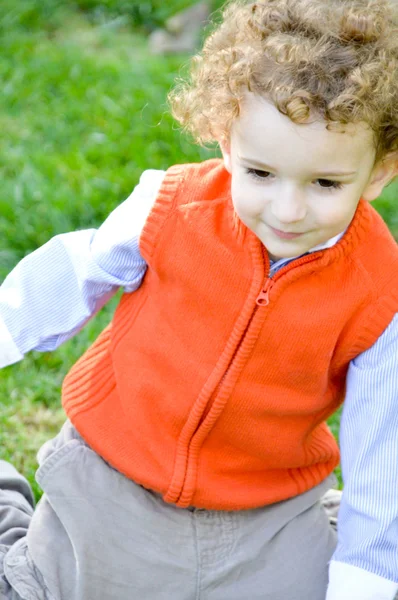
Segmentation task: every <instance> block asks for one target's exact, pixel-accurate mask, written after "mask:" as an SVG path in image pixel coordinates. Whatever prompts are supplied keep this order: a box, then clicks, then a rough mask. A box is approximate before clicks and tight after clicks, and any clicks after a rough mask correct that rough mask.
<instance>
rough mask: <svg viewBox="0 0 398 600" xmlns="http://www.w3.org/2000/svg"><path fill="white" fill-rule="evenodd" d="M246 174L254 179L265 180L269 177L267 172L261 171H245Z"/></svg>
mask: <svg viewBox="0 0 398 600" xmlns="http://www.w3.org/2000/svg"><path fill="white" fill-rule="evenodd" d="M246 173H248V174H249V175H251V176H252V177H254V178H255V179H267V177H268V176H269V175H271V173H270V172H269V171H262V170H261V169H246Z"/></svg>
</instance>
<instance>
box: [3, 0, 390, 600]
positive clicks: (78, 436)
mask: <svg viewBox="0 0 398 600" xmlns="http://www.w3.org/2000/svg"><path fill="white" fill-rule="evenodd" d="M397 23H398V13H397V4H396V3H395V0H377V2H376V1H373V0H352V1H351V0H348V1H345V2H342V1H340V0H332V1H331V0H328V1H327V2H326V1H325V0H264V1H262V2H258V3H247V2H233V3H230V4H229V6H228V7H227V8H226V10H225V11H224V14H223V21H222V23H221V24H220V25H219V26H218V27H217V28H216V29H215V30H214V32H213V34H212V35H210V37H209V38H208V39H207V41H206V43H205V45H204V49H203V52H202V53H201V54H200V55H199V56H197V57H196V58H195V59H194V61H193V68H192V77H191V80H190V81H189V82H187V83H185V84H181V85H180V86H179V87H178V88H176V90H175V91H174V92H173V94H172V96H171V101H172V105H173V110H174V114H175V116H176V118H177V119H178V120H179V121H180V122H181V123H182V124H183V125H184V126H185V127H186V128H187V129H188V130H189V131H191V132H192V133H194V134H195V136H196V139H197V140H198V141H209V140H213V141H217V142H218V143H219V145H220V148H221V150H222V155H223V160H210V161H205V162H204V163H201V164H194V165H179V166H174V167H171V168H170V169H169V170H168V171H167V172H166V173H163V172H160V171H147V172H145V173H144V174H143V176H142V178H141V181H140V183H139V185H138V186H137V188H136V189H135V191H134V192H133V194H132V195H131V196H130V198H128V200H127V201H126V202H125V203H123V204H122V205H121V206H120V207H118V208H117V209H116V210H115V211H114V212H113V213H112V214H111V215H110V217H109V218H108V219H107V220H106V221H105V223H104V224H103V225H102V226H101V227H100V228H99V230H98V231H95V230H89V231H78V232H75V233H69V234H65V235H60V236H57V237H56V238H54V239H53V240H51V241H50V242H48V244H46V245H45V246H44V247H43V248H41V249H39V250H37V251H36V252H34V253H33V254H31V255H30V256H28V257H27V258H25V259H24V260H23V261H22V262H21V263H20V264H19V265H18V266H17V267H16V268H15V269H14V271H13V272H12V273H11V274H10V275H9V277H8V278H7V279H6V280H5V282H4V284H3V286H2V288H1V292H0V294H1V295H0V308H1V312H0V314H1V317H2V321H0V323H2V324H1V325H0V331H1V336H2V338H1V339H2V345H1V348H2V356H1V362H2V365H3V366H4V365H5V364H10V363H12V362H15V361H17V360H19V359H21V358H22V356H23V355H24V354H25V353H26V352H27V351H28V350H31V349H32V348H35V349H38V350H51V349H53V348H55V347H57V346H58V345H59V344H61V343H62V342H63V341H64V340H66V339H68V338H69V337H71V336H72V335H73V334H74V333H76V332H77V331H78V330H79V329H80V328H81V327H82V326H83V325H84V323H85V322H86V321H87V319H89V318H90V317H91V316H92V315H93V314H95V312H96V311H97V310H98V309H99V308H100V307H101V306H102V305H103V304H104V302H106V300H107V299H108V298H109V297H110V296H111V295H112V294H114V293H115V291H116V289H117V288H118V287H119V286H123V287H124V289H125V292H126V293H125V294H124V295H123V297H122V299H121V302H120V304H119V306H118V309H117V311H116V314H115V316H114V319H113V321H112V322H111V324H110V325H109V326H108V327H107V328H106V329H105V330H104V331H103V332H102V334H101V335H100V336H99V338H98V339H97V341H96V342H95V343H94V344H93V346H91V348H89V350H88V351H87V352H86V353H85V354H84V356H83V357H82V358H81V359H80V360H79V362H78V363H77V364H76V365H75V366H74V367H73V369H72V370H71V372H70V373H69V374H68V375H67V377H66V379H65V382H64V386H63V405H64V407H65V410H66V413H67V416H68V421H67V422H66V423H65V425H64V427H63V429H62V430H61V432H60V434H59V435H58V436H57V437H56V438H55V439H54V440H52V441H50V442H48V443H47V444H45V445H44V447H43V448H42V449H41V450H40V451H39V455H38V459H39V464H40V467H39V470H38V473H37V480H38V482H39V483H40V485H41V486H42V488H43V490H44V495H43V497H42V499H41V501H40V503H39V505H38V507H37V509H36V510H35V511H34V512H33V510H32V508H31V497H30V491H29V488H28V487H27V484H26V481H25V480H24V479H23V478H22V477H21V476H20V475H18V474H17V473H16V472H15V470H14V469H13V467H12V466H11V465H9V464H8V463H5V462H3V463H2V468H1V471H0V472H1V477H0V481H1V484H0V487H1V488H2V490H3V491H2V494H1V495H0V500H1V504H0V506H1V507H2V508H1V511H0V544H1V545H0V549H1V552H2V558H3V564H4V572H3V575H2V578H1V581H2V585H3V592H2V593H3V596H2V598H7V599H9V598H13V599H15V598H17V599H21V598H23V599H26V600H32V599H33V598H45V599H57V600H58V599H62V600H82V599H84V600H94V599H97V598H101V599H102V600H116V599H118V600H120V599H138V598H139V599H141V598H145V599H148V600H152V599H167V600H169V599H173V600H180V599H181V600H185V599H186V600H188V599H191V598H192V599H193V598H196V599H198V600H199V599H201V600H202V599H203V600H204V599H206V600H225V599H228V600H246V599H248V598H250V599H262V600H286V599H288V598H289V599H290V598H291V599H294V600H324V598H327V600H348V599H349V600H391V599H392V598H394V596H395V593H396V591H397V589H398V493H397V487H396V481H397V474H398V457H397V443H398V427H397V425H398V417H397V414H398V411H397V410H396V406H397V402H398V397H397V379H398V375H397V373H398V370H397V366H398V365H397V363H398V358H397V356H398V355H397V347H398V346H397V344H398V318H397V317H396V313H397V311H398V249H397V245H396V243H395V241H394V240H393V238H392V236H391V235H390V233H389V232H388V230H387V227H386V225H385V224H384V222H383V221H382V219H381V218H380V217H379V216H378V215H377V213H376V212H375V211H374V209H372V208H371V206H370V202H371V201H372V200H374V199H375V198H377V197H378V196H379V195H380V193H381V192H382V190H383V188H384V187H385V186H386V185H388V184H389V183H390V182H391V181H392V180H393V179H394V177H395V176H396V175H397V173H398V118H397V110H396V108H397V98H398V41H397V36H396V32H397ZM344 396H345V409H344V414H343V421H342V426H341V448H342V466H343V475H344V480H345V488H344V493H343V498H342V503H341V509H340V515H339V529H338V537H337V540H336V538H335V533H334V530H333V528H332V527H331V526H330V523H329V520H328V518H327V515H326V513H325V510H324V508H323V507H322V497H323V496H324V494H325V493H326V492H327V490H328V489H329V488H330V487H332V485H333V475H332V472H333V469H334V468H335V467H336V465H337V464H338V461H339V454H338V449H337V446H336V443H335V441H334V439H333V436H332V435H331V434H330V432H329V430H328V428H327V426H326V425H325V419H327V418H328V417H329V416H330V415H331V414H332V413H333V412H334V411H335V410H336V409H337V408H338V406H339V405H340V404H341V403H342V401H343V399H344ZM328 580H329V581H328Z"/></svg>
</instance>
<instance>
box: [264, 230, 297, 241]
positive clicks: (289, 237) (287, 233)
mask: <svg viewBox="0 0 398 600" xmlns="http://www.w3.org/2000/svg"><path fill="white" fill-rule="evenodd" d="M270 229H271V230H272V231H273V233H274V234H275V235H277V236H278V237H280V238H282V239H283V240H293V239H294V238H297V237H299V236H300V235H303V234H302V233H292V232H290V231H281V230H280V229H275V228H274V227H270Z"/></svg>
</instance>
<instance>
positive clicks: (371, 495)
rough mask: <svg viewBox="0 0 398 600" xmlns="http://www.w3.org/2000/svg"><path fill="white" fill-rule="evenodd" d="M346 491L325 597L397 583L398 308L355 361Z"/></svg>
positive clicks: (333, 599)
mask: <svg viewBox="0 0 398 600" xmlns="http://www.w3.org/2000/svg"><path fill="white" fill-rule="evenodd" d="M340 446H341V454H342V468H343V479H344V491H343V496H342V500H341V506H340V511H339V520H338V544H337V548H336V551H335V553H334V555H333V558H332V561H331V563H330V583H329V589H328V594H327V600H393V599H394V598H395V594H396V592H397V590H398V315H397V316H395V318H394V319H393V321H392V322H391V323H390V325H389V326H388V327H387V329H386V330H385V332H384V333H383V335H382V336H381V337H380V338H379V339H378V341H377V342H376V343H375V344H374V345H373V346H372V347H371V348H370V349H369V350H367V351H366V352H364V353H363V354H361V355H360V356H358V357H357V358H356V359H355V360H354V361H352V363H351V365H350V368H349V371H348V377H347V393H346V401H345V406H344V410H343V416H342V421H341V428H340Z"/></svg>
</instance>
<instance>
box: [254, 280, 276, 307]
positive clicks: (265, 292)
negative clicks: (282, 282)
mask: <svg viewBox="0 0 398 600" xmlns="http://www.w3.org/2000/svg"><path fill="white" fill-rule="evenodd" d="M273 285H274V281H273V279H271V277H268V279H266V281H265V285H264V287H263V289H262V290H261V292H260V293H259V295H258V296H257V300H256V304H258V306H268V304H269V293H270V290H271V288H272V286H273Z"/></svg>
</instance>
